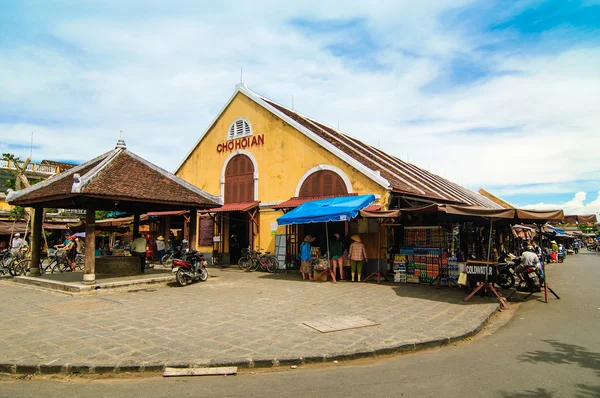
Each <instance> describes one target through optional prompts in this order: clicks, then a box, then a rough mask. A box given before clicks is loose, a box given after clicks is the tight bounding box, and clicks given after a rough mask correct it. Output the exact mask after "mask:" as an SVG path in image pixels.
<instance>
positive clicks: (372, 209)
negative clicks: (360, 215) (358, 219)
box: [363, 205, 381, 211]
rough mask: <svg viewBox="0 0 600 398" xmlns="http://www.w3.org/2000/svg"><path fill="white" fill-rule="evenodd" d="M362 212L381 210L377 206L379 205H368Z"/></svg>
mask: <svg viewBox="0 0 600 398" xmlns="http://www.w3.org/2000/svg"><path fill="white" fill-rule="evenodd" d="M363 210H365V211H379V210H381V206H379V205H369V206H367V207H365V208H364V209H363Z"/></svg>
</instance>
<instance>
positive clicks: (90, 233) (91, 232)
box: [83, 206, 96, 285]
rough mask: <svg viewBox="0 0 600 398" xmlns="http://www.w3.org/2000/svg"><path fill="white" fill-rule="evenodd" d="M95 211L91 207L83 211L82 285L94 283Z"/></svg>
mask: <svg viewBox="0 0 600 398" xmlns="http://www.w3.org/2000/svg"><path fill="white" fill-rule="evenodd" d="M95 252H96V211H95V209H94V208H93V207H92V206H88V207H86V209H85V270H84V273H83V283H85V284H89V285H93V284H95V283H96V257H95V254H96V253H95Z"/></svg>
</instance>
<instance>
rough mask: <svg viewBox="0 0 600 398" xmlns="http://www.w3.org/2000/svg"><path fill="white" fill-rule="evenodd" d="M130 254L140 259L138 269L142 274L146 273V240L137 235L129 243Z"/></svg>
mask: <svg viewBox="0 0 600 398" xmlns="http://www.w3.org/2000/svg"><path fill="white" fill-rule="evenodd" d="M131 254H132V255H134V256H136V257H139V258H140V267H141V271H142V274H143V273H144V272H145V271H146V239H145V238H144V237H142V236H141V235H140V234H137V235H136V236H135V239H134V240H133V242H132V243H131Z"/></svg>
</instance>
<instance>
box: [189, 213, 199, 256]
mask: <svg viewBox="0 0 600 398" xmlns="http://www.w3.org/2000/svg"><path fill="white" fill-rule="evenodd" d="M197 247H198V209H191V210H190V250H196V248H197Z"/></svg>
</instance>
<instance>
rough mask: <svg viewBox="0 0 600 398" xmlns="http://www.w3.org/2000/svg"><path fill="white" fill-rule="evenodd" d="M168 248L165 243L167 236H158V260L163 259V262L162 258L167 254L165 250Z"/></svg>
mask: <svg viewBox="0 0 600 398" xmlns="http://www.w3.org/2000/svg"><path fill="white" fill-rule="evenodd" d="M165 249H166V245H165V238H164V237H163V236H162V235H161V236H159V237H158V238H156V253H157V255H158V261H161V264H162V258H163V257H164V255H165V251H166V250H165Z"/></svg>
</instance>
